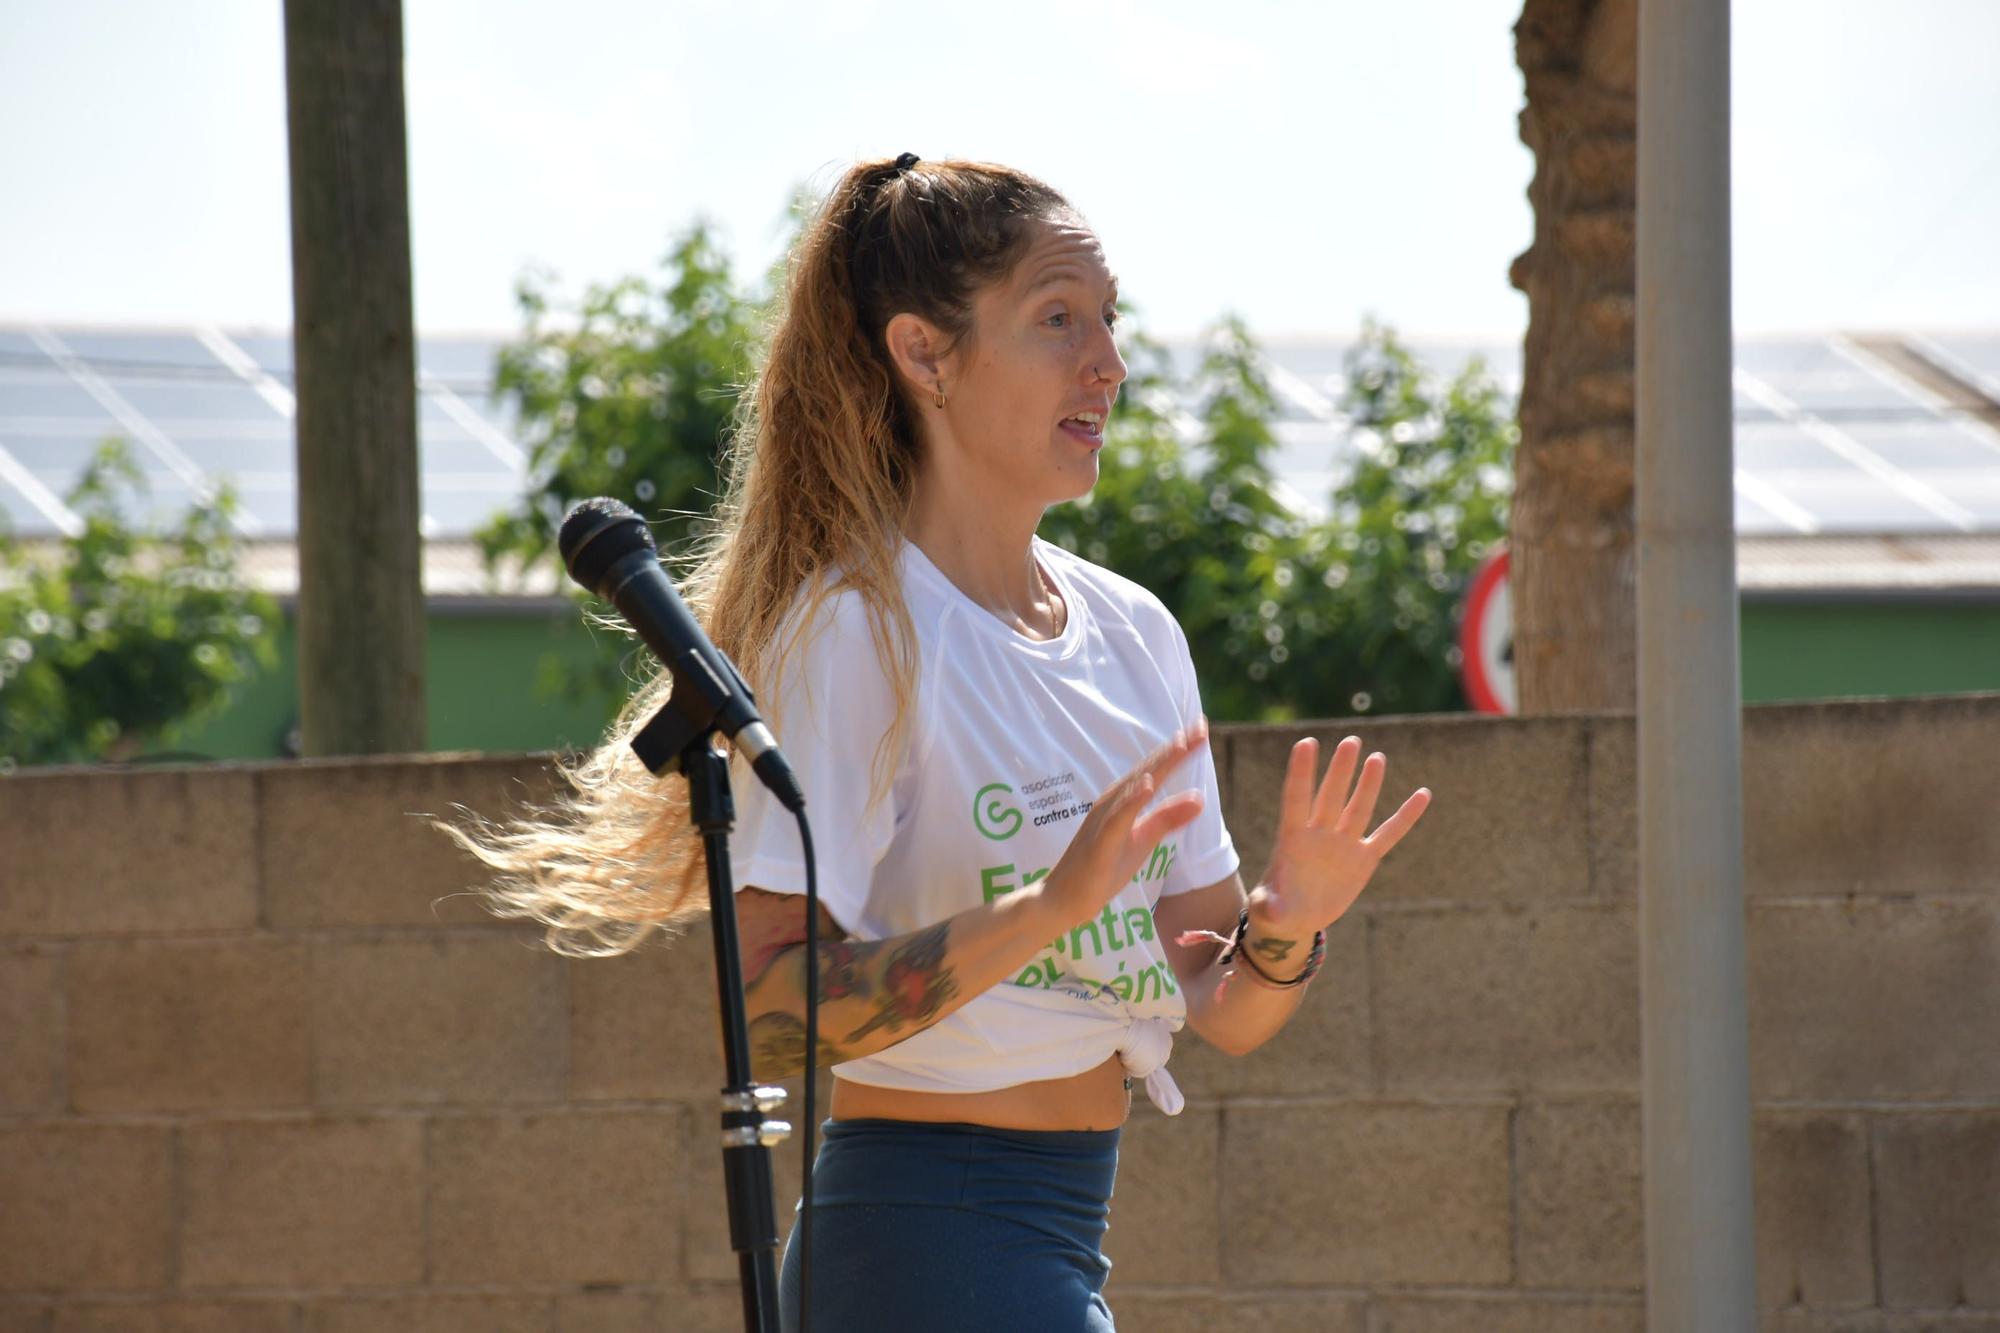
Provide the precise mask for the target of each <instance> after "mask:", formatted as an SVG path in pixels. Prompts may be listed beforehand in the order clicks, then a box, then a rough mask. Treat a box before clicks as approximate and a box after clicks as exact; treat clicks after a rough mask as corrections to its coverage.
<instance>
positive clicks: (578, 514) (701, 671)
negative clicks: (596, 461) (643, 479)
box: [556, 496, 805, 814]
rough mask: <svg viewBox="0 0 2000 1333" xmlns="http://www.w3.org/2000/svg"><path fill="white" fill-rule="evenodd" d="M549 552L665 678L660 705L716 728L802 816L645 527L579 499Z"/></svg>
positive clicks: (734, 678) (772, 748)
mask: <svg viewBox="0 0 2000 1333" xmlns="http://www.w3.org/2000/svg"><path fill="white" fill-rule="evenodd" d="M556 546H557V548H558V549H559V550H560V551H561V552H562V560H563V566H564V567H565V568H566V569H568V570H569V576H570V577H571V578H573V579H575V580H576V581H577V582H578V583H580V584H582V585H583V586H584V587H586V588H588V589H589V590H590V591H592V592H594V593H596V594H597V595H598V596H600V597H602V598H604V599H605V600H606V601H608V602H610V603H611V604H612V605H614V606H616V607H617V608H618V612H619V614H620V615H622V616H624V617H625V620H626V623H627V624H629V625H631V626H632V628H633V629H634V630H636V631H637V632H638V634H639V637H640V638H641V639H644V640H645V641H646V646H647V647H648V648H651V649H652V650H653V655H654V656H656V657H658V658H659V659H660V661H661V663H662V664H664V665H665V666H666V668H667V669H668V670H669V671H671V672H673V676H674V688H673V693H672V694H671V696H670V697H669V702H668V705H667V706H668V707H669V708H672V709H674V710H676V711H677V712H679V713H680V714H681V715H682V716H683V717H684V718H685V719H686V720H687V721H688V722H689V723H691V724H693V725H694V727H695V728H696V730H698V731H706V730H708V729H710V728H717V729H720V730H721V731H722V733H723V734H724V735H726V736H728V737H729V738H730V739H731V740H732V741H734V742H735V743H736V744H737V745H738V746H739V747H740V748H741V749H742V750H743V752H744V753H745V754H747V755H749V756H750V767H751V769H752V771H754V772H755V773H756V774H757V776H758V777H759V778H760V779H762V780H763V783H764V785H765V786H766V787H768V788H770V789H771V794H772V795H773V796H776V797H777V798H778V800H779V802H780V803H781V804H783V805H784V807H785V808H786V809H787V810H790V811H792V812H793V813H794V814H796V813H798V812H799V811H800V810H802V809H803V808H804V807H805V793H804V792H803V791H801V790H800V788H799V780H798V778H797V777H796V776H794V775H793V773H792V768H791V765H790V764H787V763H786V762H785V756H784V755H783V754H782V753H781V752H780V751H779V750H778V740H777V737H775V736H773V735H772V734H771V729H770V728H769V727H767V726H765V725H764V720H763V718H761V717H760V716H758V713H757V700H756V698H755V696H753V695H752V694H751V693H750V687H749V686H748V685H747V684H745V683H744V680H743V677H742V676H741V675H740V674H738V672H737V670H736V666H735V664H734V663H733V662H731V661H730V660H729V658H728V657H727V656H726V655H725V654H724V653H723V652H722V650H721V649H719V648H717V647H716V646H715V645H714V644H713V643H711V642H709V638H708V634H707V633H706V632H705V631H704V630H703V629H702V627H701V626H700V625H699V624H698V623H697V622H696V621H695V618H694V616H693V614H692V613H690V612H689V611H688V608H687V603H685V602H683V601H682V600H681V595H680V593H678V592H676V591H675V590H674V584H673V580H671V579H669V578H668V577H667V572H666V571H665V570H664V569H662V568H661V567H660V552H659V548H658V547H657V546H656V545H654V543H653V534H652V531H651V530H650V529H649V528H647V526H646V522H645V520H644V519H642V518H640V517H639V516H638V515H637V514H635V513H633V512H632V510H631V509H630V508H629V507H627V506H626V505H625V504H623V503H621V502H620V501H618V500H614V499H612V498H610V497H609V496H599V497H598V498H597V499H594V500H585V501H583V502H582V503H580V504H578V505H577V506H576V507H575V508H573V509H571V510H570V511H569V514H568V516H567V517H565V518H564V519H563V525H562V532H561V533H560V535H558V536H557V538H556Z"/></svg>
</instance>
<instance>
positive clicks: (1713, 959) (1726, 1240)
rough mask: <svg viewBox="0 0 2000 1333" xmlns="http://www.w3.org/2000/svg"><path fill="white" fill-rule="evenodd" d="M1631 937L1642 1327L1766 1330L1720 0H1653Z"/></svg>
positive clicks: (1642, 19)
mask: <svg viewBox="0 0 2000 1333" xmlns="http://www.w3.org/2000/svg"><path fill="white" fill-rule="evenodd" d="M1637 339H1638V346H1637V352H1638V386H1637V388H1638V417H1637V429H1638V441H1637V443H1638V463H1637V466H1638V478H1637V489H1638V558H1639V586H1638V614H1639V710H1638V732H1639V761H1638V766H1639V945H1640V958H1641V969H1642V971H1641V977H1640V1004H1641V1009H1642V1017H1641V1032H1642V1045H1643V1057H1642V1064H1643V1089H1644V1091H1643V1098H1644V1115H1643V1124H1644V1132H1645V1199H1646V1327H1647V1329H1648V1330H1649V1333H1755V1330H1756V1327H1757V1273H1756V1248H1755V1231H1754V1224H1753V1218H1752V1213H1751V1195H1750V1073H1749V1051H1748V1045H1749V1041H1748V1024H1747V1021H1746V1006H1745V999H1744V945H1743V926H1744V922H1743V915H1744V913H1743V803H1742V796H1743V792H1742V785H1743V783H1742V766H1741V759H1742V730H1741V718H1742V687H1741V676H1740V670H1741V668H1740V665H1739V652H1738V641H1737V640H1738V634H1737V615H1738V611H1737V592H1736V544H1735V538H1736V534H1735V516H1734V505H1733V499H1734V487H1733V483H1732V474H1733V471H1734V469H1733V455H1734V441H1733V439H1732V437H1731V431H1732V421H1731V392H1730V372H1731V361H1732V348H1731V329H1730V309H1729V4H1728V0H1640V4H1639V180H1638V325H1637Z"/></svg>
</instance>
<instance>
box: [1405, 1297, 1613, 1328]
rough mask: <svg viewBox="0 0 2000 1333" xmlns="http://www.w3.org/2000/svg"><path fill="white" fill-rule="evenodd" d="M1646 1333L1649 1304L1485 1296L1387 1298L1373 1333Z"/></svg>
mask: <svg viewBox="0 0 2000 1333" xmlns="http://www.w3.org/2000/svg"><path fill="white" fill-rule="evenodd" d="M1473 1330H1477V1333H1645V1331H1646V1304H1645V1301H1644V1300H1643V1299H1632V1300H1622V1301H1621V1300H1608V1299H1597V1300H1550V1299H1537V1298H1535V1297H1533V1296H1524V1297H1506V1296H1503V1297H1484V1296H1461V1297H1451V1296H1440V1297H1432V1296H1382V1297H1378V1298H1377V1299H1376V1300H1375V1301H1374V1302H1373V1310H1372V1312H1371V1317H1370V1319H1369V1321H1368V1333H1472V1331H1473Z"/></svg>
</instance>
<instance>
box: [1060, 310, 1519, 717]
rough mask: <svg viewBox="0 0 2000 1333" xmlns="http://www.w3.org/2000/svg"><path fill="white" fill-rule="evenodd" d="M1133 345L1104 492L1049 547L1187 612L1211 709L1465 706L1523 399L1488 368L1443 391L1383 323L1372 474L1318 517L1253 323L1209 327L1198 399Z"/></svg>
mask: <svg viewBox="0 0 2000 1333" xmlns="http://www.w3.org/2000/svg"><path fill="white" fill-rule="evenodd" d="M1126 350H1127V353H1128V354H1127V358H1126V359H1127V362H1128V365H1129V367H1130V371H1131V374H1130V377H1129V378H1128V379H1127V380H1126V384H1125V389H1124V392H1123V395H1122V399H1121V402H1120V405H1119V408H1118V411H1117V413H1116V415H1115V416H1114V417H1113V418H1112V424H1111V426H1110V428H1109V432H1108V434H1107V438H1106V442H1105V448H1104V451H1103V454H1102V455H1101V457H1100V464H1099V472H1098V482H1097V486H1096V487H1095V488H1094V489H1093V490H1092V491H1091V493H1090V495H1088V496H1087V497H1085V498H1084V499H1083V500H1080V501H1079V502H1077V503H1076V504H1074V505H1065V506H1062V507H1060V508H1058V509H1056V510H1054V511H1052V512H1051V513H1050V514H1049V517H1048V518H1047V519H1046V520H1045V521H1044V523H1043V525H1042V534H1043V535H1044V536H1045V537H1047V538H1048V539H1049V540H1050V541H1054V542H1057V543H1059V544H1060V545H1063V546H1066V547H1068V548H1069V549H1071V550H1073V551H1076V552H1077V553H1079V554H1081V555H1083V556H1084V557H1085V558H1087V559H1090V560H1093V561H1095V562H1097V563H1099V564H1102V565H1105V566H1106V567H1108V568H1110V569H1113V570H1116V571H1117V572H1119V573H1121V574H1123V575H1125V576H1126V577H1128V578H1130V579H1133V580H1135V581H1136V582H1139V583H1141V584H1144V585H1145V586H1146V587H1148V588H1150V589H1152V590H1153V591H1154V592H1155V593H1157V594H1158V595H1159V597H1160V599H1161V600H1162V601H1164V602H1166V604H1167V605H1168V606H1169V607H1172V608H1173V610H1174V612H1175V614H1176V615H1177V616H1178V617H1179V619H1180V622H1181V625H1182V627H1183V628H1184V629H1185V630H1186V631H1187V635H1188V643H1189V649H1190V652H1191V653H1192V655H1193V657H1194V662H1195V669H1196V671H1197V673H1198V674H1199V675H1200V678H1201V681H1202V693H1203V704H1204V707H1206V709H1207V710H1208V713H1209V715H1210V716H1211V717H1214V718H1216V719H1218V720H1223V721H1249V720H1262V721H1283V720H1288V719H1293V718H1299V717H1334V716H1348V715H1353V714H1367V713H1381V712H1395V713H1414V712H1435V711H1449V710H1457V709H1463V708H1464V707H1465V706H1466V705H1465V701H1464V696H1463V692H1462V690H1461V688H1460V686H1459V682H1458V663H1459V652H1458V648H1457V624H1458V616H1459V614H1460V605H1461V603H1462V601H1463V598H1464V593H1465V588H1466V585H1467V583H1468V582H1469V581H1470V578H1471V574H1472V572H1473V570H1474V569H1475V568H1476V566H1477V565H1478V563H1479V560H1480V558H1481V557H1482V556H1483V555H1484V554H1485V553H1486V551H1487V550H1488V549H1489V548H1490V546H1491V544H1492V543H1494V542H1495V541H1498V540H1500V539H1501V538H1503V537H1504V536H1505V535H1506V531H1507V511H1506V503H1507V496H1508V494H1509V493H1510V491H1511V489H1512V483H1511V478H1512V462H1513V458H1512V450H1513V442H1514V427H1513V424H1512V420H1511V405H1510V404H1508V403H1507V401H1506V400H1505V398H1504V397H1503V395H1502V394H1501V393H1500V391H1499V389H1498V387H1497V386H1496V385H1495V384H1494V383H1493V381H1492V380H1491V379H1490V378H1489V377H1487V376H1486V375H1485V373H1484V370H1483V368H1482V367H1480V366H1479V365H1478V364H1476V363H1475V364H1474V365H1472V366H1470V367H1468V368H1467V369H1466V370H1465V371H1464V372H1463V373H1462V374H1460V375H1459V376H1458V377H1456V378H1455V379H1453V380H1451V381H1450V382H1449V383H1445V384H1439V383H1438V382H1437V381H1436V380H1435V378H1434V377H1432V376H1428V375H1426V374H1425V372H1424V371H1423V369H1422V367H1421V366H1420V365H1419V364H1418V363H1417V361H1416V359H1415V358H1414V357H1413V356H1412V355H1411V353H1410V352H1409V350H1408V349H1407V348H1406V347H1405V346H1404V345H1403V344H1402V343H1401V342H1400V341H1399V340H1398V339H1397V338H1396V336H1395V334H1394V333H1393V332H1391V331H1390V330H1388V329H1387V328H1385V327H1382V326H1380V325H1378V324H1375V323H1372V322H1371V323H1370V324H1369V325H1368V326H1367V327H1366V328H1365V329H1364V331H1363V334H1362V338H1361V340H1360V342H1359V343H1358V344H1357V345H1356V346H1355V348H1354V349H1353V350H1352V351H1351V352H1350V353H1349V354H1348V357H1347V362H1346V380H1347V385H1348V387H1347V390H1346V393H1345V394H1344V396H1343V398H1342V400H1341V403H1340V406H1341V409H1342V411H1343V414H1344V415H1345V416H1346V417H1347V418H1348V419H1349V421H1350V422H1351V426H1350V429H1349V443H1350V444H1351V445H1352V446H1353V449H1354V453H1355V462H1354V465H1353V468H1352V470H1351V471H1350V473H1349V474H1348V475H1347V476H1346V477H1345V478H1343V479H1342V481H1341V482H1340V484H1339V485H1338V486H1337V487H1336V489H1335V491H1334V493H1333V495H1332V496H1331V497H1330V502H1331V513H1330V515H1329V517H1328V518H1327V519H1326V520H1324V521H1322V522H1317V523H1315V522H1309V521H1307V520H1305V519H1304V518H1302V517H1300V516H1298V515H1297V514H1295V513H1293V512H1292V511H1291V510H1290V509H1289V508H1288V507H1287V506H1286V505H1285V504H1284V503H1283V502H1282V501H1281V500H1280V499H1279V498H1278V496H1277V493H1276V489H1277V488H1276V483H1275V479H1274V477H1273V475H1272V471H1271V462H1270V458H1271V455H1272V453H1273V452H1274V451H1275V449H1276V447H1277V441H1276V438H1275V436H1274V435H1273V433H1272V430H1271V425H1270V423H1271V420H1272V418H1273V417H1274V416H1275V415H1276V404H1275V401H1274V400H1273V397H1272V394H1271V389H1270V386H1269V384H1268V383H1267V382H1266V380H1265V378H1264V375H1263V373H1262V371H1261V370H1260V369H1259V356H1258V353H1257V349H1256V346H1255V343H1254V342H1253V340H1252V339H1251V337H1250V334H1249V332H1248V330H1247V329H1245V328H1244V326H1243V324H1242V322H1241V321H1240V320H1238V319H1234V318H1225V319H1223V320H1222V321H1220V322H1219V323H1218V324H1217V325H1216V326H1215V327H1214V328H1212V329H1211V330H1210V331H1209V332H1208V334H1207V336H1206V339H1205V345H1204V349H1203V355H1202V359H1201V363H1200V367H1199V369H1198V370H1197V371H1196V373H1195V377H1194V379H1193V381H1192V383H1191V384H1189V385H1187V386H1185V387H1183V388H1179V389H1177V388H1176V386H1175V385H1174V383H1173V381H1172V375H1171V369H1170V365H1169V363H1168V361H1167V359H1166V357H1165V356H1164V354H1163V353H1162V352H1161V350H1160V349H1159V348H1158V346H1157V345H1155V344H1153V343H1151V342H1150V341H1148V340H1146V339H1145V338H1143V337H1134V338H1129V339H1128V340H1127V347H1126ZM1187 400H1192V401H1193V402H1194V403H1195V404H1196V405H1197V406H1196V408H1195V411H1194V414H1193V417H1192V419H1190V420H1187V421H1184V422H1180V423H1176V422H1175V421H1174V420H1173V419H1172V418H1173V414H1174V412H1175V410H1176V409H1175V407H1174V404H1175V403H1176V402H1178V401H1187Z"/></svg>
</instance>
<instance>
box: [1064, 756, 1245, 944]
mask: <svg viewBox="0 0 2000 1333" xmlns="http://www.w3.org/2000/svg"><path fill="white" fill-rule="evenodd" d="M1206 744H1208V719H1207V718H1205V717H1204V718H1201V719H1200V720H1198V721H1197V722H1196V723H1195V724H1194V726H1192V727H1190V728H1187V729H1185V730H1183V731H1177V732H1175V733H1174V734H1173V736H1172V737H1170V738H1169V739H1168V740H1167V741H1166V742H1165V743H1164V744H1162V745H1161V746H1160V747H1159V748H1158V749H1156V750H1154V751H1153V752H1152V753H1151V754H1149V755H1147V756H1146V757H1145V758H1144V759H1142V760H1140V761H1139V765H1138V767H1136V768H1134V769H1133V770H1132V771H1131V772H1130V773H1127V774H1126V775H1125V776H1124V777H1122V778H1120V779H1119V780H1118V781H1116V782H1114V783H1112V784H1111V786H1110V787H1108V788H1106V789H1105V791H1104V793H1103V794H1102V795H1101V796H1099V797H1098V798H1097V803H1096V804H1095V805H1093V806H1091V807H1090V813H1089V814H1088V815H1086V816H1084V820H1083V824H1082V825H1081V826H1080V827H1079V828H1078V829H1077V831H1076V836H1075V837H1074V838H1072V839H1070V844H1069V847H1068V849H1067V850H1065V851H1064V852H1063V854H1062V859H1061V860H1060V861H1057V862H1056V865H1055V868H1054V869H1053V870H1051V871H1049V873H1048V877H1047V879H1046V880H1045V881H1044V888H1043V893H1044V895H1045V896H1046V897H1047V898H1048V899H1049V900H1050V901H1051V902H1052V903H1054V904H1056V905H1057V907H1058V909H1059V910H1060V911H1061V912H1062V913H1063V915H1064V916H1065V917H1067V918H1068V919H1069V920H1070V922H1071V923H1072V924H1074V923H1075V922H1078V921H1082V920H1084V919H1086V918H1088V917H1092V916H1095V915H1096V914H1097V913H1098V911H1099V910H1100V909H1101V908H1102V907H1103V906H1104V904H1106V903H1108V902H1110V901H1111V900H1112V899H1113V898H1114V897H1116V896H1117V894H1118V891H1119V890H1120V889H1122V888H1124V887H1125V886H1126V885H1127V884H1129V883H1131V881H1132V876H1134V875H1136V874H1138V873H1139V867H1140V866H1142V865H1144V864H1145V863H1146V858H1147V857H1149V856H1151V855H1152V854H1153V848H1154V847H1155V846H1157V845H1158V844H1159V842H1160V840H1161V839H1162V838H1164V837H1166V836H1167V835H1168V834H1170V833H1172V832H1173V831H1174V830H1175V829H1177V828H1180V827H1182V826H1183V825H1185V824H1186V823H1187V822H1188V821H1189V820H1191V819H1193V818H1194V817H1195V816H1196V815H1198V814H1200V813H1201V803H1202V795H1201V792H1200V791H1199V790H1193V791H1184V792H1177V793H1175V794H1174V795H1172V796H1170V797H1168V798H1167V799H1166V800H1164V801H1161V802H1160V803H1159V804H1158V805H1156V806H1154V807H1153V808H1152V809H1151V810H1147V809H1146V805H1147V803H1148V802H1150V801H1151V800H1152V799H1153V793H1154V792H1156V791H1158V790H1159V788H1160V784H1161V783H1162V782H1164V781H1165V780H1166V777H1167V775H1168V774H1169V773H1171V772H1173V770H1174V769H1175V767H1176V766H1178V765H1179V764H1181V763H1182V762H1183V761H1184V760H1186V759H1187V758H1188V756H1189V755H1192V754H1193V753H1194V752H1195V751H1196V750H1198V749H1200V748H1201V747H1202V746H1204V745H1206ZM1142 811H1143V812H1144V813H1141V812H1142Z"/></svg>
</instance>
